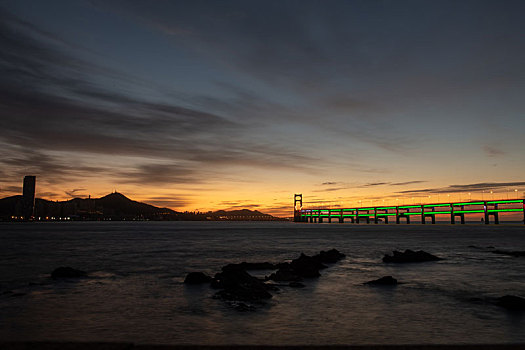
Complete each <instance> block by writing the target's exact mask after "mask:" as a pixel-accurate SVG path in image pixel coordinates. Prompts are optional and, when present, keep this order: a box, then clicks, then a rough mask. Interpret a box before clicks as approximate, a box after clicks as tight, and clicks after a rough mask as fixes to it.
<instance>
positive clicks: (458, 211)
mask: <svg viewBox="0 0 525 350" xmlns="http://www.w3.org/2000/svg"><path fill="white" fill-rule="evenodd" d="M484 212H485V210H454V213H457V214H467V213H484Z"/></svg>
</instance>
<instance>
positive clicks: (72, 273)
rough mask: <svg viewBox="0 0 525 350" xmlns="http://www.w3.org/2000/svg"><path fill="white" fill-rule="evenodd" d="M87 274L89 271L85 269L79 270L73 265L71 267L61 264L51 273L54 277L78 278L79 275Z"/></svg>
mask: <svg viewBox="0 0 525 350" xmlns="http://www.w3.org/2000/svg"><path fill="white" fill-rule="evenodd" d="M86 276H87V272H85V271H81V270H77V269H74V268H72V267H69V266H66V267H64V266H61V267H59V268H57V269H55V270H54V271H53V272H52V273H51V277H52V278H54V279H57V278H78V277H86Z"/></svg>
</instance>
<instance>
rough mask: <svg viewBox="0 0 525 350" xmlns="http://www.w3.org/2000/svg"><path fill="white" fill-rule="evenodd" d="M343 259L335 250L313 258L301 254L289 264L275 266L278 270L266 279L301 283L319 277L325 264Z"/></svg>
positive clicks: (323, 252) (342, 255)
mask: <svg viewBox="0 0 525 350" xmlns="http://www.w3.org/2000/svg"><path fill="white" fill-rule="evenodd" d="M344 257H345V255H344V254H342V253H340V252H339V251H338V250H337V249H331V250H329V251H321V252H320V253H319V254H317V255H314V256H308V255H305V254H302V253H301V255H300V256H299V257H298V258H297V259H294V260H292V262H290V263H281V264H277V268H278V270H277V271H276V272H275V273H272V274H271V275H270V276H269V277H267V279H270V280H272V281H277V282H282V281H295V282H297V281H301V280H302V279H303V278H312V277H319V276H321V274H320V273H319V270H321V269H325V268H327V266H326V265H324V264H323V263H327V264H332V263H335V262H337V261H339V260H341V259H343V258H344Z"/></svg>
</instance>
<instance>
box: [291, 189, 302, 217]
mask: <svg viewBox="0 0 525 350" xmlns="http://www.w3.org/2000/svg"><path fill="white" fill-rule="evenodd" d="M301 209H303V195H302V194H294V196H293V221H294V222H301V221H302V217H301Z"/></svg>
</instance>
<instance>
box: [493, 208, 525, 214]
mask: <svg viewBox="0 0 525 350" xmlns="http://www.w3.org/2000/svg"><path fill="white" fill-rule="evenodd" d="M487 211H488V212H489V213H503V212H513V211H523V209H489V210H487Z"/></svg>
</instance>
